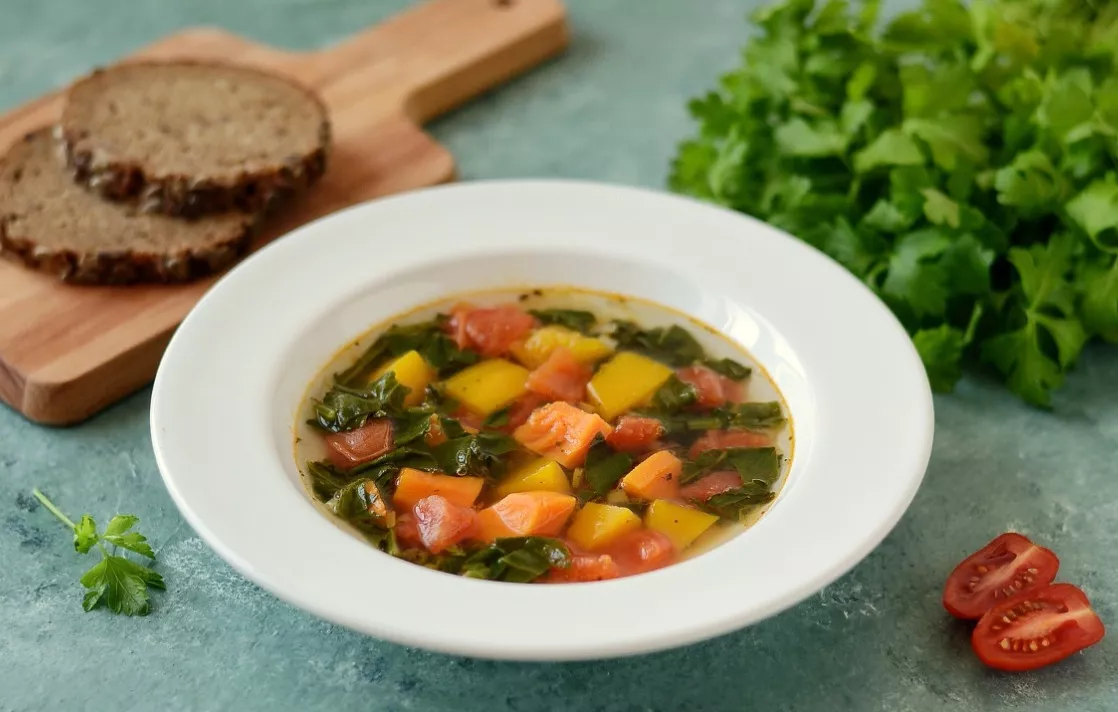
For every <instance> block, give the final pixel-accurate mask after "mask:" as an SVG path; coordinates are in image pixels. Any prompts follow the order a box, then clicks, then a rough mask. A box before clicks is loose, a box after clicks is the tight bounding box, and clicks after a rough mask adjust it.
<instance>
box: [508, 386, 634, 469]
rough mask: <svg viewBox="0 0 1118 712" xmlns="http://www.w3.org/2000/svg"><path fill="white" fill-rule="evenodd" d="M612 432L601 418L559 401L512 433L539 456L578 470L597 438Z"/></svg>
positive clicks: (535, 414)
mask: <svg viewBox="0 0 1118 712" xmlns="http://www.w3.org/2000/svg"><path fill="white" fill-rule="evenodd" d="M612 432H613V428H612V427H610V425H609V423H607V422H606V421H604V420H602V417H601V416H600V415H596V414H594V413H587V412H586V411H584V410H579V409H578V408H576V407H574V406H573V405H571V404H570V403H564V402H563V401H557V402H555V403H548V404H547V405H545V406H542V407H540V408H536V409H535V410H534V411H532V414H531V415H530V416H529V417H528V422H526V423H524V425H521V426H520V427H519V428H517V429H516V430H515V431H514V432H513V437H514V438H515V439H516V441H517V442H518V443H520V444H521V445H523V446H524V447H526V448H528V449H529V450H531V451H532V452H534V453H536V454H537V455H543V456H544V457H550V458H551V459H552V460H555V461H556V462H558V463H559V464H560V465H562V466H563V467H566V468H572V467H579V466H580V465H582V463H583V462H585V461H586V453H587V451H589V450H590V446H591V445H592V444H593V443H594V438H596V437H597V436H598V435H603V436H605V437H609V434H610V433H612Z"/></svg>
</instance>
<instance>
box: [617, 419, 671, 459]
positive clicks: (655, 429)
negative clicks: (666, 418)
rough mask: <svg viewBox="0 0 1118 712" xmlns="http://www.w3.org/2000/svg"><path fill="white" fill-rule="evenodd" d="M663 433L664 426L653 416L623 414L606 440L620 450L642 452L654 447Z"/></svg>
mask: <svg viewBox="0 0 1118 712" xmlns="http://www.w3.org/2000/svg"><path fill="white" fill-rule="evenodd" d="M663 434H664V426H663V425H661V423H660V421H659V420H656V419H655V418H641V417H639V416H636V415H623V416H621V418H620V419H619V420H618V421H617V425H616V426H615V427H614V429H613V432H612V433H610V434H609V437H608V438H606V442H608V443H609V444H610V447H612V448H613V449H614V450H618V451H620V452H642V451H644V450H651V449H652V448H654V447H656V445H657V441H658V440H659V439H660V436H661V435H663Z"/></svg>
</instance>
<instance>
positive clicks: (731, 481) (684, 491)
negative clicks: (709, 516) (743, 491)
mask: <svg viewBox="0 0 1118 712" xmlns="http://www.w3.org/2000/svg"><path fill="white" fill-rule="evenodd" d="M741 484H742V483H741V475H739V474H738V473H737V470H719V471H718V472H712V473H710V474H709V475H704V476H703V477H702V478H700V479H698V480H695V481H694V482H692V483H691V484H689V485H684V486H683V487H681V488H680V490H679V497H680V499H683V500H698V501H699V502H705V501H707V500H708V499H710V498H711V497H713V496H715V495H719V494H722V493H723V492H729V491H730V490H732V489H736V488H738V487H741Z"/></svg>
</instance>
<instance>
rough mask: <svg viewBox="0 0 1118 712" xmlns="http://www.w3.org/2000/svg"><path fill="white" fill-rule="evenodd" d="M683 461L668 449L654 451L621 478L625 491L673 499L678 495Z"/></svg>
mask: <svg viewBox="0 0 1118 712" xmlns="http://www.w3.org/2000/svg"><path fill="white" fill-rule="evenodd" d="M681 472H683V462H682V461H681V460H680V459H679V458H678V457H676V456H675V455H674V454H672V453H671V452H670V451H669V450H660V451H658V452H654V453H652V454H651V455H649V456H648V457H647V458H645V459H644V460H643V461H641V462H640V463H638V464H637V466H636V467H634V468H633V469H632V470H629V474H627V475H625V476H624V477H622V478H621V489H623V490H625V493H626V494H628V495H630V496H633V497H640V498H642V499H673V498H675V497H677V496H679V475H680V473H681Z"/></svg>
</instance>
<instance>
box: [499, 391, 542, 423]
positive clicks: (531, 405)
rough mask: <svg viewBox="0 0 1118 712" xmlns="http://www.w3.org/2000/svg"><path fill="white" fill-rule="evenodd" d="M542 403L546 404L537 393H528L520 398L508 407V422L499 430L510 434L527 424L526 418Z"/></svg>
mask: <svg viewBox="0 0 1118 712" xmlns="http://www.w3.org/2000/svg"><path fill="white" fill-rule="evenodd" d="M544 403H547V399H546V398H544V397H543V396H541V395H539V394H538V393H532V392H531V391H528V392H527V393H525V394H524V395H522V396H520V397H519V398H517V399H516V400H515V401H513V404H512V405H511V406H509V422H508V423H507V424H506V425H505V426H504V427H502V428H501V430H504V431H506V432H510V433H511V432H512V431H513V430H516V429H517V428H519V427H520V426H521V425H524V424H525V423H527V422H528V418H529V417H530V416H531V415H532V411H534V410H535V409H536V408H539V407H540V406H541V405H543V404H544Z"/></svg>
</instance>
